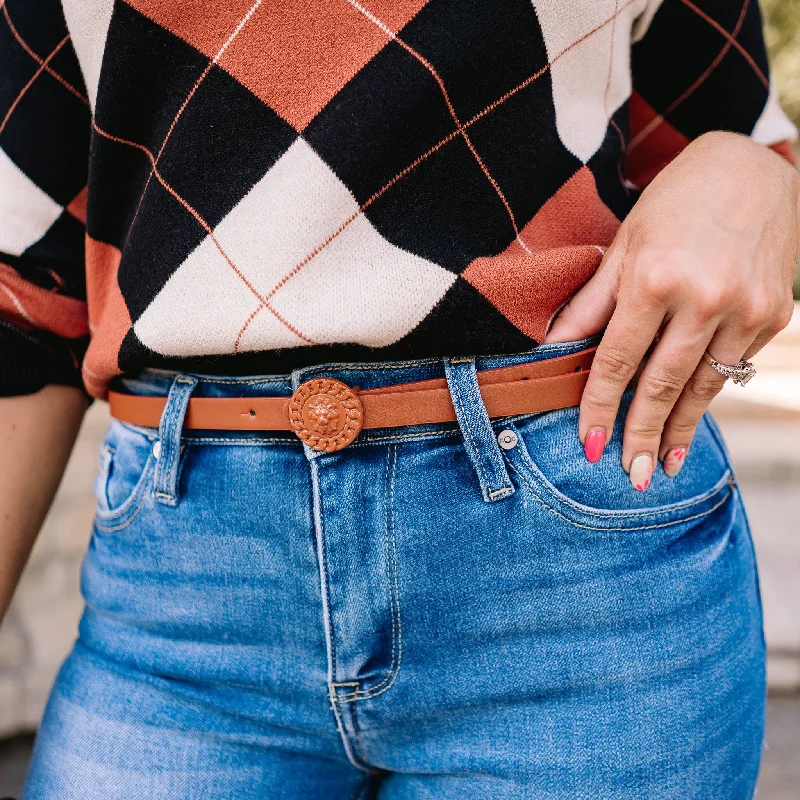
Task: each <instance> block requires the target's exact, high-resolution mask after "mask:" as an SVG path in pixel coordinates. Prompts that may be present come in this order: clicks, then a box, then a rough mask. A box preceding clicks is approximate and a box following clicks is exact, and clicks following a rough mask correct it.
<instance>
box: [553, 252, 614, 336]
mask: <svg viewBox="0 0 800 800" xmlns="http://www.w3.org/2000/svg"><path fill="white" fill-rule="evenodd" d="M624 252H625V248H624V247H620V246H619V244H617V242H616V241H615V242H614V244H612V245H611V247H609V248H608V250H607V251H606V253H605V255H604V256H603V260H602V261H601V262H600V266H599V267H598V268H597V272H595V274H594V275H593V276H592V277H591V278H590V279H589V280H588V282H587V283H585V284H584V285H583V286H582V287H581V288H580V289H579V290H578V291H577V292H576V293H575V294H574V295H573V296H572V299H571V300H570V301H569V302H568V303H567V304H566V305H565V306H564V307H563V308H562V309H561V311H559V313H558V316H557V317H556V318H555V320H553V323H552V325H551V326H550V330H549V331H548V333H547V336H545V338H544V343H545V344H549V343H550V342H572V341H575V340H576V339H586V338H587V337H589V336H594V334H596V333H599V332H600V331H601V330H603V328H605V326H606V325H607V324H608V321H609V320H610V319H611V315H612V314H613V313H614V309H615V308H616V305H617V294H618V293H619V280H620V272H621V267H622V260H623V254H624Z"/></svg>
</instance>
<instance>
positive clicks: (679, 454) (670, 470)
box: [664, 447, 687, 478]
mask: <svg viewBox="0 0 800 800" xmlns="http://www.w3.org/2000/svg"><path fill="white" fill-rule="evenodd" d="M686 453H687V448H685V447H673V448H672V449H671V450H669V451H668V452H667V454H666V455H665V456H664V472H666V473H667V475H669V476H670V477H671V478H674V477H675V476H676V475H677V474H678V473H679V472H680V471H681V467H682V466H683V462H684V460H685V459H686Z"/></svg>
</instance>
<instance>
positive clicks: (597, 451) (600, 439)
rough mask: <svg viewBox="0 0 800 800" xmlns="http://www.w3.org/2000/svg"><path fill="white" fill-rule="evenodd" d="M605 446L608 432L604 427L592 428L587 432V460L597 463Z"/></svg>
mask: <svg viewBox="0 0 800 800" xmlns="http://www.w3.org/2000/svg"><path fill="white" fill-rule="evenodd" d="M605 446H606V432H605V431H604V430H603V429H602V428H592V429H591V430H590V431H589V433H587V434H586V442H585V443H584V445H583V452H584V453H585V454H586V460H587V461H588V462H589V463H591V464H596V463H597V462H598V461H599V460H600V459H601V458H602V456H603V449H604V448H605Z"/></svg>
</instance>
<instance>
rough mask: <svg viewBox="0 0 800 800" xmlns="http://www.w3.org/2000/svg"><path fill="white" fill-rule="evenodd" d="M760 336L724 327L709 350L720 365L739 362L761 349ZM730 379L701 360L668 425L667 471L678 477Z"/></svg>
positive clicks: (664, 445) (664, 449) (664, 441)
mask: <svg viewBox="0 0 800 800" xmlns="http://www.w3.org/2000/svg"><path fill="white" fill-rule="evenodd" d="M758 350H760V347H759V346H758V339H755V340H754V337H753V336H752V335H747V334H744V333H741V332H739V331H734V330H731V329H727V328H720V329H719V330H718V331H717V332H716V333H715V334H714V337H713V338H712V339H711V341H710V342H709V344H708V347H707V348H706V351H707V352H708V353H709V355H710V356H711V357H712V358H714V359H715V360H716V361H719V362H720V364H737V363H738V362H739V360H740V359H742V358H748V357H750V356H751V355H753V354H754V353H756V352H758ZM726 380H727V378H726V377H725V376H724V375H721V374H720V373H719V372H717V370H715V369H714V368H713V367H712V366H711V365H710V364H708V363H707V362H706V361H705V359H701V360H700V362H699V363H698V365H697V368H696V369H695V371H694V372H693V373H692V376H691V377H690V378H689V380H688V381H687V382H686V386H685V387H684V390H683V392H681V396H680V397H679V398H678V400H677V402H676V403H675V406H674V408H673V409H672V412H671V413H670V415H669V418H668V419H667V422H666V424H665V425H664V434H663V436H662V438H661V446H660V448H659V458H660V459H661V461H662V463H663V465H664V472H666V473H667V475H669V476H671V477H674V476H675V475H677V474H678V473H679V472H680V470H681V467H683V464H684V461H685V460H686V456H687V454H688V452H689V446H690V444H691V442H692V439H693V438H694V432H695V429H696V428H697V424H698V423H699V422H700V419H701V418H702V416H703V414H705V412H706V411H707V410H708V406H709V405H710V403H711V401H712V400H713V399H714V398H715V397H716V396H717V395H718V394H719V393H720V391H721V390H722V387H723V386H724V385H725V381H726Z"/></svg>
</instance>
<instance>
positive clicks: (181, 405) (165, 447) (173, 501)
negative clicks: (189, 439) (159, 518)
mask: <svg viewBox="0 0 800 800" xmlns="http://www.w3.org/2000/svg"><path fill="white" fill-rule="evenodd" d="M195 386H197V378H193V377H192V376H190V375H177V376H176V377H175V380H174V381H173V382H172V386H170V389H169V394H168V395H167V404H166V406H164V413H163V414H162V415H161V425H160V427H159V429H158V442H157V444H158V451H157V452H158V455H157V459H158V460H157V462H156V470H155V485H154V487H153V494H154V495H155V499H156V501H157V502H159V503H163V504H164V505H166V506H176V505H178V474H179V467H180V461H181V432H182V431H183V420H184V418H185V417H186V409H187V408H188V407H189V398H190V397H191V396H192V392H193V391H194V387H195Z"/></svg>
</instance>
